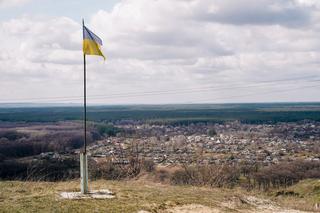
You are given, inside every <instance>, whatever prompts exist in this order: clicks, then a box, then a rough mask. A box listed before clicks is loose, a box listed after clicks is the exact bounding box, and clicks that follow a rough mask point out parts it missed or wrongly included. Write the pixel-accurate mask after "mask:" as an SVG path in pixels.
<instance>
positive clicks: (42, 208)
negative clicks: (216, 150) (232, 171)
mask: <svg viewBox="0 0 320 213" xmlns="http://www.w3.org/2000/svg"><path fill="white" fill-rule="evenodd" d="M90 187H91V189H110V190H111V191H113V192H114V193H115V195H116V198H114V199H107V200H97V199H88V200H63V199H61V198H60V197H59V193H60V192H63V191H78V190H79V182H78V181H69V182H57V183H51V182H13V181H3V182H0V206H1V208H0V212H139V211H140V212H176V213H179V212H180V213H182V212H302V211H300V210H315V209H314V205H313V203H314V202H319V201H320V200H319V193H320V192H319V188H320V182H319V180H313V181H303V182H302V183H299V184H297V185H295V186H294V188H289V189H286V190H293V191H294V192H296V193H299V195H298V196H292V195H290V193H289V194H286V195H281V196H280V195H276V192H274V194H269V195H267V194H261V192H260V195H259V194H256V193H255V192H246V191H243V190H241V189H232V190H231V189H223V188H222V189H216V188H206V187H192V186H170V185H164V184H157V183H151V182H149V181H142V180H140V181H137V180H135V181H103V180H99V181H94V182H90ZM301 190H302V191H301ZM278 192H279V191H278ZM302 198H303V199H302ZM292 208H295V209H300V210H293V209H292Z"/></svg>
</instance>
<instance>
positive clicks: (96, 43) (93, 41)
mask: <svg viewBox="0 0 320 213" xmlns="http://www.w3.org/2000/svg"><path fill="white" fill-rule="evenodd" d="M101 46H102V40H101V39H100V38H99V37H98V36H97V35H96V34H94V33H93V32H91V31H90V30H89V29H88V28H87V27H85V26H84V25H83V54H85V55H100V56H102V57H103V58H104V60H105V59H106V57H105V56H104V55H103V53H102V51H101Z"/></svg>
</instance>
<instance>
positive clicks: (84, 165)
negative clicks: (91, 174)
mask: <svg viewBox="0 0 320 213" xmlns="http://www.w3.org/2000/svg"><path fill="white" fill-rule="evenodd" d="M80 187H81V193H82V194H88V192H89V191H88V158H87V153H80Z"/></svg>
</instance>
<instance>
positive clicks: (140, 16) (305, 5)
mask: <svg viewBox="0 0 320 213" xmlns="http://www.w3.org/2000/svg"><path fill="white" fill-rule="evenodd" d="M57 2H59V1H57ZM19 4H32V1H27V0H20V1H19V0H15V1H7V0H0V8H2V10H4V9H5V8H6V7H14V6H18V5H19ZM319 9H320V3H319V1H317V0H281V1H279V0H259V1H257V0H237V1H234V0H161V1H156V0H123V1H120V2H119V3H117V4H116V5H115V6H114V7H113V9H112V10H111V11H105V10H99V11H96V13H94V14H92V15H91V19H90V20H86V25H87V26H88V27H89V28H90V29H91V30H92V31H94V32H96V34H98V35H99V36H100V37H101V38H102V40H103V42H104V46H103V51H104V53H105V55H106V56H107V61H106V62H103V60H102V58H99V57H91V56H88V95H89V101H90V103H103V104H119V103H148V104H157V103H205V102H206V103H207V102H212V103H214V102H277V101H320V96H319V91H320V72H319V62H320V52H319V50H320V42H319V38H320V24H319V23H320V12H319V11H320V10H319ZM0 12H1V9H0ZM80 22H81V20H80V18H79V20H73V19H71V18H68V16H67V14H66V16H64V17H61V16H57V17H52V16H50V17H49V16H43V15H37V14H28V13H25V14H24V15H22V16H18V17H15V18H11V19H7V20H0V40H1V51H0V73H1V75H0V82H1V90H0V102H16V101H19V102H74V103H79V102H81V99H79V98H78V97H81V95H82V77H83V73H82V72H83V71H82V69H83V65H82V63H83V61H82V60H83V58H82V52H81V48H82V46H81V45H82V44H81V42H82V31H81V23H80ZM53 97H56V98H53Z"/></svg>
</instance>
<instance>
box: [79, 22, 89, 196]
mask: <svg viewBox="0 0 320 213" xmlns="http://www.w3.org/2000/svg"><path fill="white" fill-rule="evenodd" d="M82 30H83V38H84V30H85V29H84V20H83V19H82ZM83 108H84V112H83V117H84V120H83V124H84V147H83V151H82V152H81V153H80V176H81V193H82V194H86V193H88V160H87V82H86V54H85V53H83Z"/></svg>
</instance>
